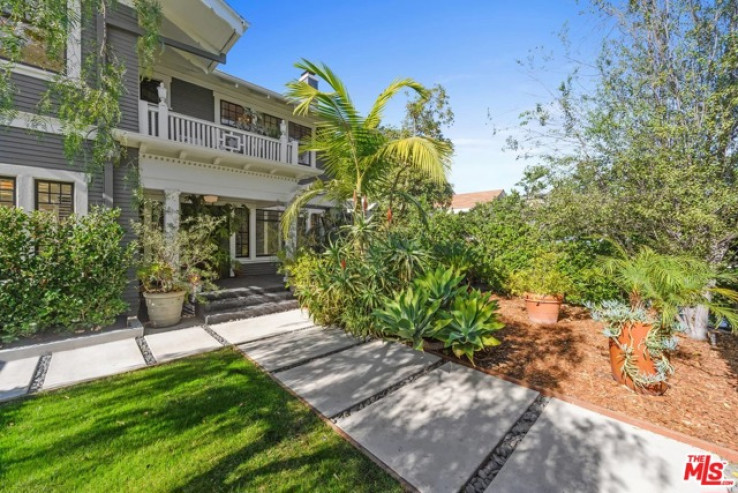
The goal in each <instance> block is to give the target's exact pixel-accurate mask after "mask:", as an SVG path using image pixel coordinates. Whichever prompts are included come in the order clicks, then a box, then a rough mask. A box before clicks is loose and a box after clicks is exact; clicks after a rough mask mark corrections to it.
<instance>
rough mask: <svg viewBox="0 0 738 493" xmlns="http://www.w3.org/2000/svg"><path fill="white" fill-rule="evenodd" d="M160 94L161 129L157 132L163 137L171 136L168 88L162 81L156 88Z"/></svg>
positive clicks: (158, 135)
mask: <svg viewBox="0 0 738 493" xmlns="http://www.w3.org/2000/svg"><path fill="white" fill-rule="evenodd" d="M156 90H157V92H158V94H159V129H158V130H159V131H158V133H157V134H155V135H156V136H157V137H160V138H162V139H168V138H169V106H168V105H167V88H166V86H165V85H164V83H163V82H162V83H161V84H159V87H157V88H156Z"/></svg>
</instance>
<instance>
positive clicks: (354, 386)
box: [274, 341, 439, 417]
mask: <svg viewBox="0 0 738 493" xmlns="http://www.w3.org/2000/svg"><path fill="white" fill-rule="evenodd" d="M438 360H439V359H438V357H437V356H433V355H430V354H427V353H421V352H419V351H414V350H412V349H410V348H408V347H406V346H402V345H400V344H393V343H385V342H382V341H375V342H370V343H368V344H362V345H361V346H356V347H353V348H350V349H346V350H345V351H341V352H340V353H336V354H332V355H330V356H326V357H324V358H319V359H316V360H313V361H311V362H309V363H306V364H304V365H301V366H298V367H296V368H293V369H291V370H287V371H284V372H280V373H275V374H274V376H275V378H277V379H278V380H280V381H281V382H282V383H284V384H285V385H287V386H288V387H289V388H291V389H292V390H293V391H295V392H296V393H297V394H298V395H300V396H302V397H303V398H304V399H305V400H306V401H308V402H309V403H310V404H311V405H312V406H313V407H315V408H316V409H317V410H318V411H320V412H321V413H322V414H323V415H324V416H327V417H332V416H335V415H336V414H338V413H340V412H341V411H345V410H346V409H348V408H349V407H351V406H353V405H354V404H358V403H359V402H361V401H363V400H364V399H367V398H369V397H371V396H373V395H374V394H377V393H379V392H381V391H382V390H384V389H386V388H387V387H390V386H392V385H393V384H395V383H397V382H400V381H402V380H404V379H405V378H407V377H409V376H411V375H413V374H415V373H419V372H421V371H422V370H423V369H424V368H426V367H427V366H429V365H431V364H433V363H435V362H437V361H438Z"/></svg>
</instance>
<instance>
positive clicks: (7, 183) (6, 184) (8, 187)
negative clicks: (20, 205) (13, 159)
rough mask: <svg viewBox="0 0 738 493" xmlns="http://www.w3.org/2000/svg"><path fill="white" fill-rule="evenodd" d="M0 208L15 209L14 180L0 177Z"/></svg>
mask: <svg viewBox="0 0 738 493" xmlns="http://www.w3.org/2000/svg"><path fill="white" fill-rule="evenodd" d="M0 207H15V178H10V177H5V176H0Z"/></svg>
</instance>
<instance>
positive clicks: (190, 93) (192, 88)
mask: <svg viewBox="0 0 738 493" xmlns="http://www.w3.org/2000/svg"><path fill="white" fill-rule="evenodd" d="M172 111H175V112H177V113H182V114H183V115H187V116H191V117H193V118H199V119H201V120H207V121H209V122H212V121H213V119H214V117H215V99H214V97H213V91H212V90H210V89H206V88H204V87H200V86H198V85H195V84H190V83H189V82H185V81H183V80H179V79H172Z"/></svg>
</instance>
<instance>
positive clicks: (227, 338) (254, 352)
mask: <svg viewBox="0 0 738 493" xmlns="http://www.w3.org/2000/svg"><path fill="white" fill-rule="evenodd" d="M229 344H238V349H239V350H240V351H242V352H243V353H244V354H245V355H246V356H248V357H249V358H250V359H252V360H253V361H255V362H256V363H258V364H259V365H260V366H261V367H262V368H263V369H264V370H265V371H267V372H269V373H270V374H271V375H272V377H273V378H275V379H276V380H277V381H279V382H280V383H281V384H282V385H284V386H285V387H287V388H289V389H290V390H292V392H294V393H295V394H297V395H298V396H300V397H301V398H302V399H303V400H305V401H306V402H307V403H308V404H310V405H311V406H312V407H313V408H314V409H315V410H316V411H317V412H319V413H321V414H322V415H323V416H324V417H325V418H327V419H331V420H332V421H333V422H334V423H335V425H336V426H337V427H339V428H340V429H341V430H343V431H344V432H345V433H346V434H347V435H348V436H349V437H351V439H352V440H354V442H355V443H357V444H358V445H359V447H360V448H362V449H363V450H364V451H365V452H367V453H369V454H371V456H372V457H373V458H374V459H375V460H377V461H378V462H379V463H381V464H382V465H383V466H384V467H385V468H387V469H388V470H391V471H392V472H393V473H394V474H395V475H396V476H398V477H401V478H402V479H403V480H404V481H405V482H406V485H407V486H409V487H410V488H414V489H416V490H418V491H422V492H444V493H445V492H455V491H469V492H479V493H483V492H484V493H489V492H492V493H494V492H528V491H530V492H533V491H535V492H543V493H545V492H552V493H553V492H560V491H566V492H592V493H594V492H608V493H626V492H646V491H647V492H682V491H683V492H699V491H727V489H726V488H724V487H723V488H714V487H712V488H710V489H709V490H706V489H705V488H704V487H703V486H701V485H699V484H698V482H697V481H696V480H694V479H690V480H689V481H685V480H684V470H685V465H686V461H687V458H688V456H689V455H705V454H707V452H705V451H703V450H700V449H698V448H695V447H693V446H690V445H688V444H685V443H681V442H678V441H675V440H671V439H669V438H665V437H663V436H661V435H658V434H655V433H653V432H650V431H647V430H644V429H640V428H637V427H635V426H632V425H629V424H625V423H622V422H620V421H616V420H614V419H611V418H608V417H606V416H603V415H601V414H598V413H595V412H592V411H589V410H586V409H583V408H580V407H577V406H574V405H571V404H568V403H566V402H563V401H560V400H557V399H549V398H546V397H543V396H541V395H539V394H538V393H537V392H535V391H533V390H530V389H527V388H524V387H520V386H518V385H514V384H512V383H509V382H506V381H504V380H501V379H498V378H495V377H493V376H490V375H487V374H484V373H481V372H478V371H475V370H472V369H469V368H466V367H464V366H460V365H456V364H454V363H451V362H444V361H443V360H441V359H440V358H438V357H436V356H434V355H431V354H428V353H422V352H417V351H413V350H411V349H409V348H407V347H406V346H404V345H400V344H394V343H385V342H381V341H372V342H364V341H360V340H358V339H354V338H352V337H349V336H347V335H345V334H344V333H343V332H341V331H338V330H335V329H322V328H318V327H315V326H314V325H313V324H312V323H311V322H310V321H309V319H308V318H307V317H306V316H305V315H304V314H302V313H301V312H300V311H298V310H294V311H290V312H283V313H277V314H273V315H267V316H263V317H258V318H253V319H247V320H241V321H238V322H228V323H225V324H220V325H213V326H196V327H190V328H187V329H179V330H174V331H159V332H156V333H152V334H148V335H146V336H144V337H141V338H137V339H127V340H122V341H116V342H111V343H107V344H100V345H97V346H92V347H86V348H79V349H73V350H69V351H60V352H56V353H52V354H50V355H43V356H41V357H34V358H26V359H22V360H16V361H10V362H5V363H3V362H0V400H7V399H11V398H15V397H18V396H20V395H23V394H25V393H27V392H28V391H29V388H30V389H31V391H35V390H38V389H52V388H57V387H62V386H66V385H72V384H74V383H78V382H83V381H88V380H92V379H96V378H100V377H104V376H108V375H113V374H116V373H121V372H125V371H129V370H132V369H136V368H141V367H144V366H147V365H151V364H155V363H157V362H162V361H169V360H172V359H177V358H182V357H186V356H189V355H192V354H196V353H201V352H205V351H211V350H214V349H218V348H220V347H223V345H229ZM713 459H714V460H716V459H717V458H716V457H715V456H713Z"/></svg>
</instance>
